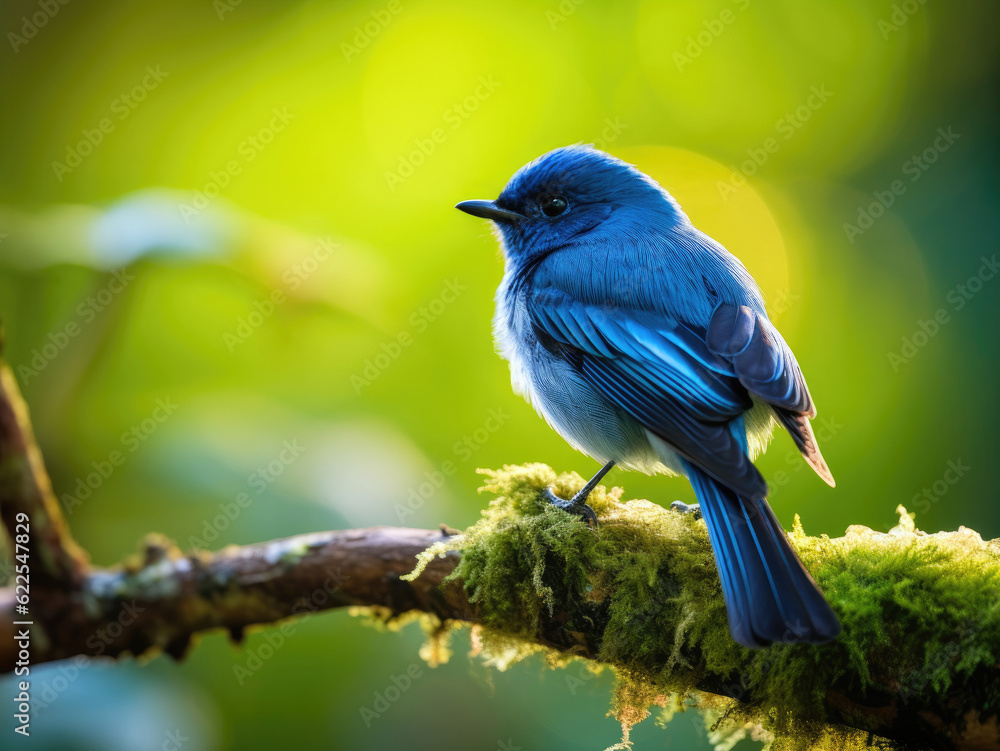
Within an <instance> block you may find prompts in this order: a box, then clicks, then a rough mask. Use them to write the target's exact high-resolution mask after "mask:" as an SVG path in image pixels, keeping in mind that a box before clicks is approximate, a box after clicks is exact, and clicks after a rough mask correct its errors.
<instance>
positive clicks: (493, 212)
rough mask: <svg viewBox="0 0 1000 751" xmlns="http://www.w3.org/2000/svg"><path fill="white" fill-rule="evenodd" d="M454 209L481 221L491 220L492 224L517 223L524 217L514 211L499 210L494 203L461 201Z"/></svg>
mask: <svg viewBox="0 0 1000 751" xmlns="http://www.w3.org/2000/svg"><path fill="white" fill-rule="evenodd" d="M455 208H456V209H458V210H459V211H464V212H465V213H466V214H472V215H473V216H478V217H480V218H482V219H492V220H493V221H494V222H519V221H521V220H522V219H525V218H526V217H525V216H524V215H522V214H518V213H517V212H516V211H507V209H501V208H500V207H499V206H497V205H496V203H495V202H494V201H462V202H461V203H457V204H455Z"/></svg>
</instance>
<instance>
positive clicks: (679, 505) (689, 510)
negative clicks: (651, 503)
mask: <svg viewBox="0 0 1000 751" xmlns="http://www.w3.org/2000/svg"><path fill="white" fill-rule="evenodd" d="M670 510H671V511H680V512H681V513H682V514H694V518H695V519H700V518H701V506H700V505H699V504H697V503H692V504H691V505H690V506H689V505H688V504H686V503H684V502H683V501H674V502H673V503H671V504H670Z"/></svg>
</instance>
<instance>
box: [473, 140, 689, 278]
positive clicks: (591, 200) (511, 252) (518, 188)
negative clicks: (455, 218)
mask: <svg viewBox="0 0 1000 751" xmlns="http://www.w3.org/2000/svg"><path fill="white" fill-rule="evenodd" d="M455 208H457V209H461V210H462V211H464V212H466V213H468V214H472V215H473V216H478V217H482V218H484V219H490V220H492V221H493V222H494V223H495V226H496V228H497V230H498V231H499V234H500V239H501V244H502V246H503V250H504V253H505V255H506V256H507V257H508V259H511V260H529V259H531V258H535V257H537V256H538V255H544V254H547V253H548V252H550V251H552V250H554V249H555V248H558V247H560V246H564V245H566V244H568V243H570V242H573V241H577V240H582V239H584V238H586V239H588V240H599V239H600V236H601V235H603V234H605V233H609V234H614V233H616V232H623V231H624V232H629V231H631V232H635V231H636V230H637V229H638V228H639V227H643V226H645V227H647V228H648V227H649V226H650V224H652V223H666V224H669V223H672V222H678V221H687V218H686V217H685V216H684V213H683V212H682V211H681V209H680V207H679V206H678V205H677V203H676V202H675V201H674V200H673V198H671V197H670V195H669V194H668V193H667V192H666V191H665V190H664V189H663V188H661V187H660V186H659V185H658V184H657V183H656V182H655V181H654V180H652V179H651V178H649V177H647V176H646V175H644V174H643V173H642V172H640V171H639V170H638V169H636V168H635V167H633V166H632V165H630V164H628V163H626V162H623V161H622V160H620V159H616V158H615V157H613V156H611V155H610V154H606V153H604V152H603V151H599V150H598V149H595V148H593V147H592V146H579V145H577V146H565V147H563V148H560V149H555V150H554V151H550V152H548V153H547V154H543V155H542V156H540V157H538V159H536V160H535V161H533V162H530V163H528V164H526V165H525V166H524V167H522V168H521V169H519V170H518V171H517V172H516V173H515V174H514V176H513V177H512V178H511V179H510V181H509V182H508V183H507V185H506V187H505V188H504V189H503V191H502V192H501V193H500V196H499V197H498V198H497V199H496V200H495V201H462V202H461V203H459V204H458V205H457V206H456V207H455Z"/></svg>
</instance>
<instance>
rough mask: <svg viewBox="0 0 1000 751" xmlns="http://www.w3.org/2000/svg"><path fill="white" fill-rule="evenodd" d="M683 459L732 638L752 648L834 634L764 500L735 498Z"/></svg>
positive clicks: (831, 619)
mask: <svg viewBox="0 0 1000 751" xmlns="http://www.w3.org/2000/svg"><path fill="white" fill-rule="evenodd" d="M684 464H685V469H686V470H687V474H688V479H690V481H691V484H692V485H693V486H694V491H695V494H696V495H697V496H698V500H699V502H700V503H701V512H702V515H703V516H704V517H705V523H706V525H707V526H708V539H709V540H710V541H711V543H712V549H713V550H714V551H715V562H716V566H717V567H718V569H719V579H720V580H721V582H722V595H723V597H724V598H725V601H726V611H727V613H728V615H729V631H730V633H732V635H733V639H735V640H736V641H737V642H739V643H740V644H742V645H743V646H745V647H750V648H759V647H764V646H767V645H768V644H770V643H771V642H810V643H814V644H818V643H822V642H826V641H830V640H831V639H833V638H834V637H835V636H836V635H837V634H838V633H840V622H839V621H838V620H837V616H836V615H834V613H833V611H832V610H831V609H830V606H829V604H828V603H827V601H826V600H825V599H824V598H823V594H822V592H820V591H819V589H818V588H817V587H816V583H815V582H814V581H813V580H812V577H811V576H809V572H808V571H806V570H805V568H804V567H803V566H802V563H801V561H799V559H798V556H796V555H795V551H793V550H792V548H791V545H789V544H788V538H787V537H785V532H784V530H783V529H782V528H781V525H780V524H779V523H778V520H777V519H776V518H775V517H774V512H773V511H771V507H770V506H768V505H767V501H766V500H763V499H761V500H757V501H755V500H748V499H745V498H740V497H739V496H738V495H736V493H734V492H733V491H732V490H730V489H729V488H727V487H725V486H724V485H721V484H719V483H718V482H717V481H715V480H714V479H712V478H711V477H709V476H708V475H707V474H705V473H704V472H702V471H701V470H700V469H698V468H697V467H695V466H694V465H693V464H691V463H689V462H686V461H685V462H684Z"/></svg>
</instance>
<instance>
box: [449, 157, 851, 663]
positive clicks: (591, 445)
mask: <svg viewBox="0 0 1000 751" xmlns="http://www.w3.org/2000/svg"><path fill="white" fill-rule="evenodd" d="M456 208H458V209H461V210H462V211H465V212H466V213H469V214H472V215H473V216H477V217H482V218H484V219H490V220H492V221H493V222H494V223H495V227H496V229H497V230H498V235H499V239H500V242H501V245H502V248H503V254H504V260H505V269H504V276H503V280H502V281H501V283H500V287H499V288H498V289H497V294H496V316H495V318H494V330H495V335H496V340H497V346H498V349H499V351H500V353H501V354H502V355H503V357H505V358H506V359H507V360H509V361H510V369H511V380H512V382H513V384H514V389H515V390H516V391H517V392H518V393H520V394H521V395H522V396H524V397H525V399H527V400H528V402H530V403H531V404H532V405H533V406H534V407H535V409H536V410H538V413H539V414H540V415H541V416H542V417H544V418H545V420H546V421H547V422H548V423H549V425H551V426H552V427H553V428H555V429H556V430H557V431H558V432H559V434H560V435H562V436H563V437H564V438H565V439H566V440H567V441H568V442H569V443H570V444H571V445H572V446H573V447H575V448H576V449H578V450H580V451H582V452H584V453H585V454H588V455H589V456H591V457H593V458H594V459H597V460H598V461H600V462H602V463H603V464H604V467H603V468H602V469H601V470H600V471H599V472H598V473H597V474H596V475H595V476H594V477H593V478H592V479H591V480H590V481H589V482H588V483H587V484H586V485H585V486H584V487H583V489H581V490H580V492H579V493H577V494H576V495H575V496H574V497H573V498H572V499H570V500H563V499H561V498H558V497H557V496H556V495H555V494H554V493H552V491H551V490H549V491H548V499H549V501H551V502H552V503H554V504H556V505H557V506H559V507H560V508H563V509H565V510H566V511H569V512H571V513H576V514H580V515H581V516H583V517H584V518H585V519H587V521H588V522H591V523H594V524H596V522H597V519H596V517H595V515H594V512H593V510H592V509H591V508H590V507H589V506H587V505H586V500H587V497H588V496H589V495H590V492H591V490H593V488H594V487H595V486H596V485H597V483H598V482H599V481H600V480H601V478H602V477H603V476H604V475H605V474H606V473H607V472H608V471H609V470H610V469H611V468H612V467H613V466H614V465H616V464H617V465H619V466H621V467H623V468H625V469H633V470H639V471H641V472H646V473H649V474H652V473H664V474H680V475H685V476H686V477H687V478H688V480H690V482H691V484H692V485H693V486H694V490H695V493H696V495H697V496H698V500H699V501H700V511H701V513H702V515H703V516H704V519H705V523H706V525H707V527H708V535H709V539H710V540H711V543H712V549H713V550H714V552H715V560H716V565H717V567H718V570H719V579H720V581H721V583H722V593H723V597H724V599H725V603H726V608H727V612H728V615H729V629H730V632H731V633H732V635H733V638H734V639H735V640H736V641H737V642H739V643H740V644H743V645H744V646H747V647H753V648H756V647H763V646H766V645H767V644H769V643H771V642H811V643H821V642H826V641H829V640H831V639H833V638H834V637H835V636H836V635H837V634H838V633H839V631H840V623H839V621H838V620H837V617H836V616H835V615H834V613H833V611H832V610H831V609H830V606H829V604H827V602H826V600H825V599H824V597H823V595H822V593H821V592H820V591H819V589H818V588H817V587H816V584H815V582H814V581H813V580H812V577H810V576H809V573H808V572H807V571H806V570H805V568H804V567H803V566H802V563H801V562H800V561H799V559H798V557H797V556H796V555H795V552H794V551H793V550H792V548H791V546H790V545H789V543H788V540H787V538H786V537H785V533H784V531H783V530H782V528H781V525H780V524H779V523H778V520H777V519H776V518H775V516H774V512H772V511H771V508H770V506H768V504H767V501H766V500H765V498H766V496H767V483H766V482H765V481H764V478H763V477H762V476H761V474H760V472H759V471H758V470H757V468H756V467H755V466H754V465H753V463H752V461H753V459H754V458H755V457H756V455H757V454H759V453H760V452H761V451H762V450H763V449H764V447H765V446H766V444H767V442H768V441H769V440H770V437H771V432H772V430H773V428H774V426H775V425H776V424H781V425H782V426H784V427H785V428H786V429H787V430H788V432H789V433H791V436H792V439H793V440H794V441H795V444H796V446H797V447H798V448H799V450H800V451H801V452H802V455H803V457H805V460H806V461H807V462H808V463H809V465H810V466H811V467H812V468H813V469H814V470H815V471H816V473H817V474H818V475H819V476H820V477H821V478H823V480H825V481H826V482H827V483H828V484H829V485H830V486H831V487H832V486H833V485H834V481H833V476H832V475H831V474H830V470H829V469H828V468H827V466H826V462H825V461H824V460H823V456H822V454H821V453H820V450H819V446H818V445H817V443H816V438H815V435H814V434H813V431H812V428H811V427H810V423H809V420H810V418H812V417H815V415H816V409H815V407H814V406H813V402H812V398H811V397H810V395H809V390H808V389H807V388H806V382H805V379H804V377H803V375H802V371H801V370H800V369H799V366H798V363H796V361H795V357H794V356H793V355H792V352H791V350H790V349H789V348H788V345H787V344H785V341H784V340H783V339H782V338H781V335H780V334H779V333H778V331H777V330H776V329H775V328H774V326H773V325H771V322H770V321H769V320H768V317H767V313H766V312H765V310H764V299H763V296H762V295H761V292H760V289H759V288H758V287H757V284H756V283H755V282H754V280H753V278H751V276H750V274H749V273H748V272H747V270H746V269H745V268H744V266H743V264H742V263H740V262H739V261H738V260H737V259H736V258H735V257H734V256H733V255H731V254H730V253H729V252H728V251H727V250H726V249H725V248H723V247H722V246H721V245H719V243H717V242H715V241H714V240H712V239H711V238H710V237H708V236H707V235H705V234H703V233H702V232H699V231H698V230H697V229H695V228H694V227H693V226H692V225H691V222H690V220H689V219H688V218H687V216H686V215H685V214H684V212H683V211H681V208H680V206H679V205H678V204H677V202H676V201H674V199H673V198H672V197H671V196H670V194H669V193H667V191H666V190H664V189H663V188H662V187H660V185H658V184H657V183H656V182H655V181H654V180H652V179H651V178H649V177H647V176H646V175H644V174H643V173H642V172H640V171H639V170H638V169H636V168H635V167H633V166H632V165H630V164H627V163H625V162H623V161H621V160H619V159H616V158H615V157H612V156H610V155H609V154H606V153H604V152H602V151H599V150H597V149H594V148H592V147H589V146H568V147H565V148H561V149H556V150H555V151H550V152H549V153H548V154H545V155H543V156H541V157H539V158H538V159H536V160H535V161H533V162H531V163H530V164H527V165H526V166H524V167H522V168H521V169H520V170H519V171H518V172H517V173H516V174H515V175H514V176H513V177H512V178H511V180H510V182H508V183H507V186H506V187H505V188H504V189H503V192H501V193H500V196H499V197H498V198H497V199H496V200H495V201H463V202H462V203H459V204H458V206H457V207H456ZM675 505H679V506H681V507H682V509H681V510H686V509H688V508H693V507H686V506H684V505H683V504H675Z"/></svg>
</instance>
